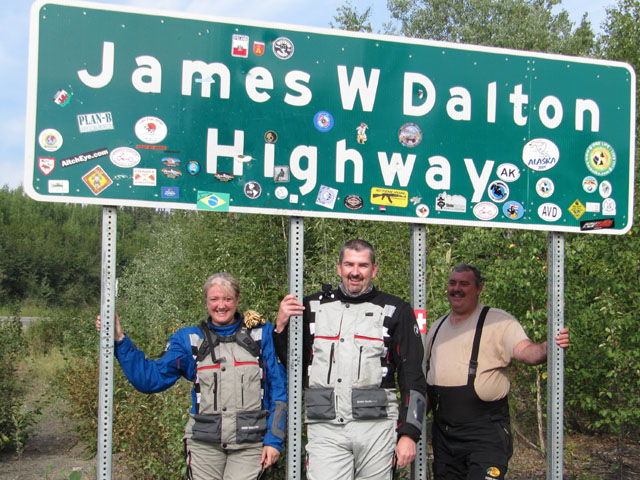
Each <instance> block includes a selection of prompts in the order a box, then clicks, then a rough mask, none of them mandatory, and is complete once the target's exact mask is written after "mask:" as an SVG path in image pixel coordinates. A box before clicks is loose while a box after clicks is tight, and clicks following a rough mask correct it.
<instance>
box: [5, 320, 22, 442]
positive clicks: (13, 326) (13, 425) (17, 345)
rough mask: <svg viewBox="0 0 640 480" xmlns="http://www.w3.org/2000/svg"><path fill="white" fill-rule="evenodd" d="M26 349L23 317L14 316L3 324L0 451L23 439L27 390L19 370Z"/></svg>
mask: <svg viewBox="0 0 640 480" xmlns="http://www.w3.org/2000/svg"><path fill="white" fill-rule="evenodd" d="M26 352H27V347H26V342H25V340H24V337H23V335H22V324H21V323H20V320H18V318H17V317H13V318H9V319H8V320H4V321H3V322H2V323H0V392H2V395H0V450H3V449H5V448H9V447H14V448H20V446H21V443H23V441H24V438H23V436H22V435H23V433H24V432H25V431H26V429H22V427H23V422H21V421H20V420H21V418H22V417H21V416H20V411H21V410H20V409H21V408H22V400H23V398H24V394H25V392H24V388H23V386H22V384H21V382H20V380H19V379H18V377H17V375H16V373H17V370H18V365H19V362H20V361H21V360H22V359H23V357H24V356H25V355H26ZM24 427H26V425H24Z"/></svg>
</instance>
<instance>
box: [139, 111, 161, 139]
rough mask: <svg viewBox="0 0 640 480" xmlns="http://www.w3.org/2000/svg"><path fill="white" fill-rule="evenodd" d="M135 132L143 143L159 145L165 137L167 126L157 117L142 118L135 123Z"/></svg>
mask: <svg viewBox="0 0 640 480" xmlns="http://www.w3.org/2000/svg"><path fill="white" fill-rule="evenodd" d="M135 132H136V137H138V138H139V139H140V140H142V141H143V142H145V143H159V142H161V141H162V140H164V139H165V137H166V136H167V126H166V125H165V123H164V122H163V121H162V120H160V119H159V118H158V117H142V118H141V119H140V120H138V121H137V122H136V126H135Z"/></svg>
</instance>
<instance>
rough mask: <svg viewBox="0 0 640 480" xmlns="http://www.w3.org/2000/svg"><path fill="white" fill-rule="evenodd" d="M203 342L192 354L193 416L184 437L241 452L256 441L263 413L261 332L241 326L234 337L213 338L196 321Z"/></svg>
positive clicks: (263, 429) (264, 417) (264, 419)
mask: <svg viewBox="0 0 640 480" xmlns="http://www.w3.org/2000/svg"><path fill="white" fill-rule="evenodd" d="M200 329H201V330H202V334H203V336H204V338H203V339H202V340H201V341H200V342H199V344H198V345H197V348H196V350H197V351H194V357H195V360H196V377H195V379H194V384H195V394H196V413H195V414H193V415H192V416H191V419H190V420H189V422H188V423H187V429H186V432H185V437H186V438H193V439H194V440H198V441H201V442H206V443H210V444H216V445H221V446H222V447H223V448H229V449H234V448H243V446H251V445H252V444H255V443H261V442H262V440H263V439H264V436H265V433H266V431H267V415H268V412H267V411H266V410H264V409H263V406H262V388H263V384H262V382H263V379H262V378H263V375H262V368H261V366H260V344H259V342H260V340H261V338H254V337H253V336H252V333H253V335H254V336H255V335H261V334H262V330H254V331H251V332H250V331H249V330H248V329H247V328H246V327H245V326H244V325H242V326H241V327H240V328H239V329H238V330H237V332H236V333H235V334H233V335H227V336H222V335H218V334H216V332H214V331H213V330H212V329H211V328H209V326H208V325H207V324H206V323H205V322H202V324H201V325H200Z"/></svg>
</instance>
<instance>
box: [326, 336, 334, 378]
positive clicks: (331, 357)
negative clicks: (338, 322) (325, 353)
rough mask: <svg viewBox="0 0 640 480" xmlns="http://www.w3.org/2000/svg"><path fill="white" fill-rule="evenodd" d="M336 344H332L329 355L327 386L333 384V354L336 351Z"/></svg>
mask: <svg viewBox="0 0 640 480" xmlns="http://www.w3.org/2000/svg"><path fill="white" fill-rule="evenodd" d="M335 346H336V344H335V343H332V344H331V352H330V353H329V371H328V372H327V385H329V384H331V367H333V352H334V350H335Z"/></svg>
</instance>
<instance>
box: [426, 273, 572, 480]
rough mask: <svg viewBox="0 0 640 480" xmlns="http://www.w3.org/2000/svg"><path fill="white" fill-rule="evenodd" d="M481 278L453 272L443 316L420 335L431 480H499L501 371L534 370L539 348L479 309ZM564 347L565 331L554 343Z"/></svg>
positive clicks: (506, 433) (506, 425)
mask: <svg viewBox="0 0 640 480" xmlns="http://www.w3.org/2000/svg"><path fill="white" fill-rule="evenodd" d="M481 292H482V276H481V274H480V272H479V271H478V270H477V269H476V268H475V267H473V266H471V265H466V264H459V265H456V266H455V267H454V269H453V272H452V273H451V276H450V278H449V285H448V288H447V296H448V298H449V304H450V305H451V312H450V313H449V314H448V315H446V316H444V317H442V318H439V319H438V320H437V321H436V322H435V323H434V324H433V326H432V327H431V328H430V329H429V334H428V335H427V351H426V355H427V397H428V398H427V400H428V404H429V406H430V407H432V410H433V413H434V422H433V436H432V441H433V453H434V463H433V473H434V477H435V479H436V480H445V479H446V480H450V479H462V480H466V479H469V480H476V479H477V480H485V479H487V480H493V479H499V480H501V479H504V475H505V473H506V471H507V466H508V462H509V459H510V458H511V455H512V453H513V448H512V438H511V428H510V422H509V403H508V400H507V394H508V393H509V385H510V382H509V364H510V363H511V360H517V361H520V362H523V363H525V364H527V365H538V364H540V363H543V362H544V361H545V360H546V359H547V343H546V342H543V343H534V342H532V341H531V340H529V338H528V337H527V334H526V333H525V332H524V330H523V328H522V326H521V325H520V323H519V322H518V321H517V320H516V319H515V318H514V317H513V316H511V315H510V314H508V313H507V312H505V311H504V310H498V309H494V308H491V309H489V307H485V306H484V305H482V304H481V303H480V302H479V301H478V298H479V296H480V293H481ZM556 342H557V343H558V345H559V346H560V347H562V348H567V347H568V346H569V330H568V329H567V328H563V329H562V330H561V331H560V334H559V335H558V336H557V337H556Z"/></svg>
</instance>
